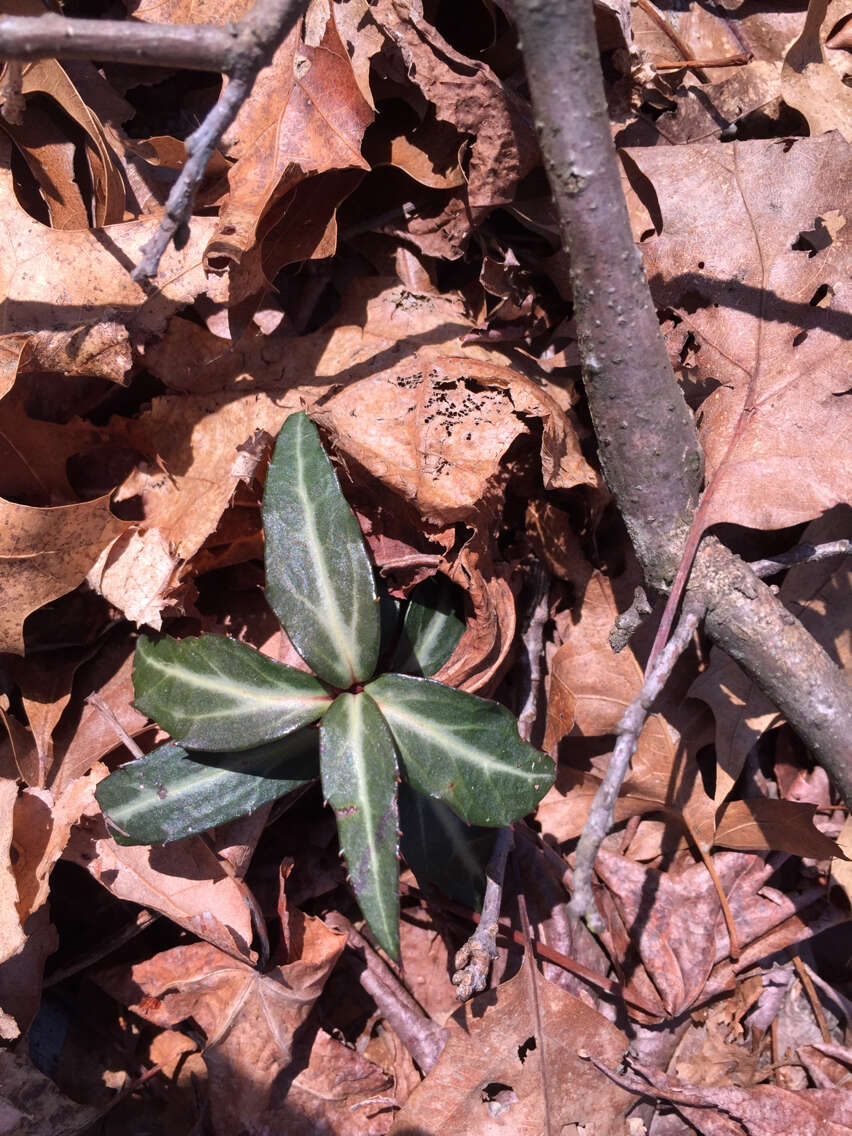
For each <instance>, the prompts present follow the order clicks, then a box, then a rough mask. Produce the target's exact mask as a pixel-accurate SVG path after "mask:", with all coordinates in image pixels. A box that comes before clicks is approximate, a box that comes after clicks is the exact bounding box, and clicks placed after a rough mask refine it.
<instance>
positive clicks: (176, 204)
mask: <svg viewBox="0 0 852 1136" xmlns="http://www.w3.org/2000/svg"><path fill="white" fill-rule="evenodd" d="M301 11H302V0H257V3H256V4H255V7H254V8H253V9H252V10H251V12H250V13H249V14H248V16H246V18H245V19H244V20H243V21H242V22H241V23H240V25H239V28H240V32H239V36H240V39H241V40H242V41H243V42H244V44H245V47H244V50H243V51H242V52H241V53H240V55H239V57H238V59H237V61H236V62H235V63H234V66H233V67H232V69H231V71H230V82H229V83H228V85H227V87H226V88H225V90H224V91H223V92H222V94H221V95H220V96H219V100H218V102H217V103H216V105H215V106H214V107H213V108H212V110H210V112H209V113H208V115H207V117H206V118H205V119H204V121H203V122H202V124H201V126H199V128H198V129H197V130H196V131H194V132H193V133H192V134H190V136H189V137H188V138H187V140H186V162H185V163H184V166H183V169H182V170H181V172H180V175H179V176H178V179H177V181H176V182H175V183H174V185H173V186H172V188H171V191H170V193H169V196H168V200H167V201H166V208H165V212H164V214H163V219H162V221H161V222H160V227H159V228H158V229H157V232H156V233H155V234H154V236H153V237H152V238H151V240H150V241H148V242H147V243H146V244H144V245H143V246H142V259H141V261H140V262H139V264H137V266H136V267H135V268H134V269H133V272H132V273H131V276H132V277H133V279H134V280H136V281H137V282H138V281H140V280H148V279H150V277H152V276H156V274H157V269H158V267H159V264H160V258H161V257H162V255H163V253H164V252H165V251H166V249H167V248H168V246H169V242H170V241H171V240H172V239H174V240H175V242H176V243H178V244H179V243H181V241H182V237H183V234H184V232H185V229H186V226H187V224H188V222H189V218H190V216H191V214H192V203H193V202H194V200H195V194H196V192H197V190H198V187H199V185H200V184H201V181H202V179H203V177H204V172H205V170H206V169H207V163H208V162H209V161H210V158H211V157H212V155H213V151H214V150H215V149H216V147H217V145H218V144H219V140H220V139H221V137H222V135H223V134H224V133H225V131H226V130H227V129H228V127H229V126H230V125H231V123H232V122H233V121H234V119H235V118H236V117H237V113H238V112H239V109H240V107H241V106H242V105H243V103H244V102H245V101H246V99H247V98H248V97H249V95H250V94H251V90H252V87H253V86H254V81H255V79H256V78H257V75H258V72H259V71H260V70H261V68H263V67H265V66H266V64H267V63H268V61H269V59H270V58H271V57H272V54H273V52H274V51H275V49H276V47H277V46H278V44H279V43H281V41H282V40H283V39H284V37H285V36H286V35H287V34H288V32H289V31H290V29H291V28H292V27H293V25H294V24H295V23H296V20H297V19H298V17H299V15H300V14H301Z"/></svg>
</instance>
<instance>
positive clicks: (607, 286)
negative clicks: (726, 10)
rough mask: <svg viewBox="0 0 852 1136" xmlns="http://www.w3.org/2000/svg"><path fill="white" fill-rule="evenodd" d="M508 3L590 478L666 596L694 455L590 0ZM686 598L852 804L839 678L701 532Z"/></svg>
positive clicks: (844, 691)
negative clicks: (559, 262)
mask: <svg viewBox="0 0 852 1136" xmlns="http://www.w3.org/2000/svg"><path fill="white" fill-rule="evenodd" d="M515 12H516V18H517V23H518V28H519V32H520V36H521V42H522V48H523V52H524V59H525V62H526V69H527V75H528V79H529V84H530V90H531V93H532V97H533V104H534V107H535V110H536V114H537V118H538V122H539V137H540V141H541V147H542V153H543V155H544V161H545V166H546V169H547V173H548V176H549V178H550V183H551V186H552V188H553V195H554V199H555V201H556V205H557V208H558V210H559V217H560V222H561V228H562V238H563V243H564V245H565V248H566V250H567V251H568V253H569V254H570V259H571V284H572V291H573V295H574V304H575V314H576V321H577V332H578V343H579V348H580V356H581V359H582V361H583V380H584V383H585V388H586V394H587V397H588V401H589V407H590V410H591V414H592V419H593V422H594V426H595V433H596V435H597V439H598V449H599V454H600V458H601V464H602V467H603V472H604V476H605V477H606V480H607V482H608V484H609V486H610V488H611V489H612V491H613V493H614V495H615V498H616V501H617V503H618V507H619V509H620V511H621V514H622V517H623V518H624V522H625V524H626V526H627V530H628V533H629V534H630V538H631V540H632V542H633V546H634V548H635V550H636V553H637V556H638V558H639V562H640V564H641V565H642V569H643V572H644V575H645V579H646V581H647V583H648V585H649V586H650V587H652V588H656V589H657V590H659V591H661V592H668V591H669V588H670V586H671V581H672V579H673V577H674V576H675V575H676V574H677V571H678V568H679V566H680V564H681V560H682V559H683V553H684V547H685V544H686V540H687V536H688V535H689V534H690V529H691V527H692V521H693V517H694V515H695V511H696V501H697V498H698V490H699V487H700V485H701V478H702V467H703V456H702V454H701V449H700V446H699V443H698V435H697V431H696V428H695V423H694V421H693V419H692V416H691V414H690V412H689V409H688V407H687V405H686V401H685V399H684V397H683V392H682V390H681V389H680V387H679V386H678V383H677V380H676V379H675V377H674V372H673V371H672V368H671V364H670V362H669V358H668V353H667V351H666V347H665V343H664V341H663V337H662V334H661V331H660V327H659V322H658V320H657V316H656V311H655V308H654V304H653V301H652V298H651V293H650V290H649V288H648V284H647V280H646V278H645V273H644V270H643V268H642V263H641V258H640V256H639V253H638V251H637V249H636V245H635V244H634V241H633V235H632V232H631V229H630V221H629V218H628V215H627V207H626V204H625V201H624V195H623V192H622V188H621V179H620V172H619V167H618V165H617V162H616V156H615V150H614V147H613V143H612V136H611V131H610V123H609V116H608V111H607V104H606V99H605V95H604V87H603V77H602V74H601V68H600V63H599V50H598V45H597V40H596V37H595V26H594V18H593V11H592V6H591V5H590V4H588V3H587V0H565V2H564V3H563V4H562V5H560V6H555V5H552V4H543V3H540V0H515ZM692 535H693V536H696V535H697V537H700V536H701V530H700V529H698V531H697V534H696V533H695V532H693V534H692ZM695 543H696V544H697V543H698V540H697V539H696V541H695ZM691 558H692V557H691V549H690V556H689V557H688V559H690V560H691ZM688 567H689V566H688V565H687V570H688ZM688 595H690V596H691V602H692V603H693V604H694V605H695V606H697V607H699V608H701V607H703V608H706V610H707V613H708V614H707V619H706V628H707V631H708V632H709V634H710V636H711V637H712V638H713V639H714V640H715V641H716V643H718V645H719V646H720V647H722V648H723V650H725V651H727V653H728V654H729V655H731V657H732V658H734V659H735V660H736V661H737V662H738V663H739V664H740V665H741V666H742V667H743V669H744V670H745V671H746V673H747V674H748V675H749V677H750V678H752V679H753V680H754V682H755V684H756V685H757V686H758V687H759V688H760V689H761V690H762V691H763V693H764V694H766V696H767V697H768V698H769V699H770V700H771V701H772V702H773V703H774V704H775V705H776V706H777V707H778V709H779V710H781V712H782V713H783V714H784V716H785V717H786V718H787V720H788V721H789V722H790V724H791V725H792V726H793V728H794V729H795V730H796V731H797V733H798V734H799V736H800V737H801V738H802V740H803V741H804V742H805V744H806V745H807V746H808V748H809V749H810V750H811V752H812V753H813V756H814V757H815V759H816V760H817V761H818V762H819V763H820V764H821V765H822V766H823V767H824V768H825V769H826V771H827V772H828V773H829V775H830V776H831V777H832V779H833V780H834V782H835V784H836V785H837V788H838V789H839V790H840V793H841V795H842V797H843V799H844V800H845V801H846V802H847V804H850V803H852V762H850V761H849V759H848V753H849V737H850V735H852V686H850V685H849V684H848V683H847V682H846V681H845V679H844V677H843V674H842V672H841V671H840V669H839V667H837V666H836V665H835V664H834V663H833V661H832V660H831V658H830V657H829V656H828V654H827V653H826V652H825V651H823V649H822V648H821V647H820V646H819V645H818V644H817V643H816V641H815V640H814V639H813V637H812V636H811V635H810V634H809V633H808V631H807V630H806V629H805V628H804V627H803V626H802V625H801V623H799V622H798V621H797V620H796V619H795V618H794V617H793V616H792V615H791V614H790V613H789V612H788V611H787V610H786V608H785V607H784V606H783V604H781V602H780V601H779V600H778V599H777V597H775V596H774V595H773V594H772V592H771V591H770V589H769V588H767V587H766V585H764V584H762V583H761V582H760V580H758V578H757V577H756V576H755V574H754V573H753V572H751V571H750V570H749V569H748V568H747V566H746V565H745V564H743V562H742V561H741V560H739V558H738V557H736V556H735V555H734V554H733V553H732V552H730V551H729V550H727V549H725V548H723V547H722V546H721V545H720V544H719V543H718V541H715V540H714V539H713V538H708V537H706V536H705V537H704V539H703V540H702V541H701V545H700V547H699V548H698V550H697V554H696V556H695V561H694V564H693V565H692V574H691V577H690V589H689V592H688Z"/></svg>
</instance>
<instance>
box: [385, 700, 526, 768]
mask: <svg viewBox="0 0 852 1136" xmlns="http://www.w3.org/2000/svg"><path fill="white" fill-rule="evenodd" d="M371 697H372V698H373V699H374V700H375V701H376V702H377V703H378V705H379V709H380V710H381V712H382V713H383V714H384V715H385V717H386V718H389V719H391V720H393V719H396V720H397V721H398V722H400V724H401V725H403V726H407V727H408V728H409V729H410V730H414V731H416V733H418V734H420V735H422V736H425V737H426V738H428V739H430V740H431V741H432V742H434V743H435V744H436V745H437V746H439V747H440V748H441V749H443V750H445V751H447V752H449V753H450V754H453V752H454V751H455V754H456V755H462V760H464V755H469V761H470V763H471V764H472V765H478V766H479V767H480V768H482V769H486V770H491V769H493V770H494V771H495V772H499V773H510V774H512V776H514V777H522V778H525V779H530V780H531V779H533V778H535V777H540V776H541V774H540V773H531V772H529V771H528V770H526V769H517V768H515V766H513V765H506V764H504V763H503V762H501V761H497V760H496V759H495V758H493V757H491V756H490V755H489V754H488V753H486V752H485V751H484V750H481V749H474V747H473V746H470V745H468V744H467V743H466V742H462V741H459V740H458V738H457V737H456V736H455V734H450V735H449V744H448V735H447V734H446V733H442V732H440V731H439V730H436V729H435V728H434V727H432V726H430V724H429V721H428V719H426V718H418V717H417V716H416V715H414V714H410V713H409V714H406V712H405V711H404V710H400V709H399V707H398V706H395V705H394V704H393V703H388V702H385V701H384V700H383V699H382V698H380V697H378V696H377V695H375V694H372V692H371Z"/></svg>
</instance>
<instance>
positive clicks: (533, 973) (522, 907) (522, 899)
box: [518, 888, 553, 1136]
mask: <svg viewBox="0 0 852 1136" xmlns="http://www.w3.org/2000/svg"><path fill="white" fill-rule="evenodd" d="M518 913H519V915H520V917H521V929H522V931H523V935H524V938H525V939H526V948H525V951H524V954H525V955H526V962H527V975H528V977H529V988H530V1004H531V1005H532V1012H533V1021H534V1022H535V1042H536V1047H537V1048H538V1051H539V1053H540V1054H541V1058H540V1061H541V1089H542V1103H543V1105H544V1132H545V1136H552V1133H553V1125H552V1122H551V1117H552V1116H553V1110H552V1108H551V1101H550V1096H551V1086H550V1077H551V1069H552V1066H551V1064H550V1061H549V1060H548V1055H547V1048H548V1042H547V1030H546V1029H545V1028H544V1017H543V1015H542V1012H541V998H540V997H539V989H538V980H539V973H538V966H537V965H536V961H535V953H534V952H533V937H532V931H531V930H530V917H529V915H528V914H527V900H526V896H525V895H524V893H523V891H521V889H520V888H518Z"/></svg>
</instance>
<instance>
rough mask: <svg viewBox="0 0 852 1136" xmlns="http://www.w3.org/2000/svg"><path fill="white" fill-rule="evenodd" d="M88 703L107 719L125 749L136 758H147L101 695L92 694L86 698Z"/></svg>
mask: <svg viewBox="0 0 852 1136" xmlns="http://www.w3.org/2000/svg"><path fill="white" fill-rule="evenodd" d="M86 701H87V702H88V703H89V705H90V706H94V708H95V710H97V712H98V713H99V714H100V715H101V717H102V718H105V719H106V721H107V722H109V725H110V727H111V729H112V730H114V732H115V736H116V738H117V739H118V740H119V741H120V742H122V743H123V744H124V747H125V749H127V750H129V751H130V753H132V754H133V756H134V757H135V758H140V757H144V756H145V755H144V753H143V752H142V750H141V749H140V748H139V746H138V745H137V744H136V742H135V741H134V740H133V738H131V736H130V734H128V732H127V730H125V728H124V726H122V724H121V722H119V720H118V718H116V716H115V714H114V713H113V712H112V710H111V709H110V707H109V706H108V705H107V703H106V702H104V700H103V698H101V696H100V695H99V694H97V693H95V694H90V695H89V696H88V697H87V698H86Z"/></svg>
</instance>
